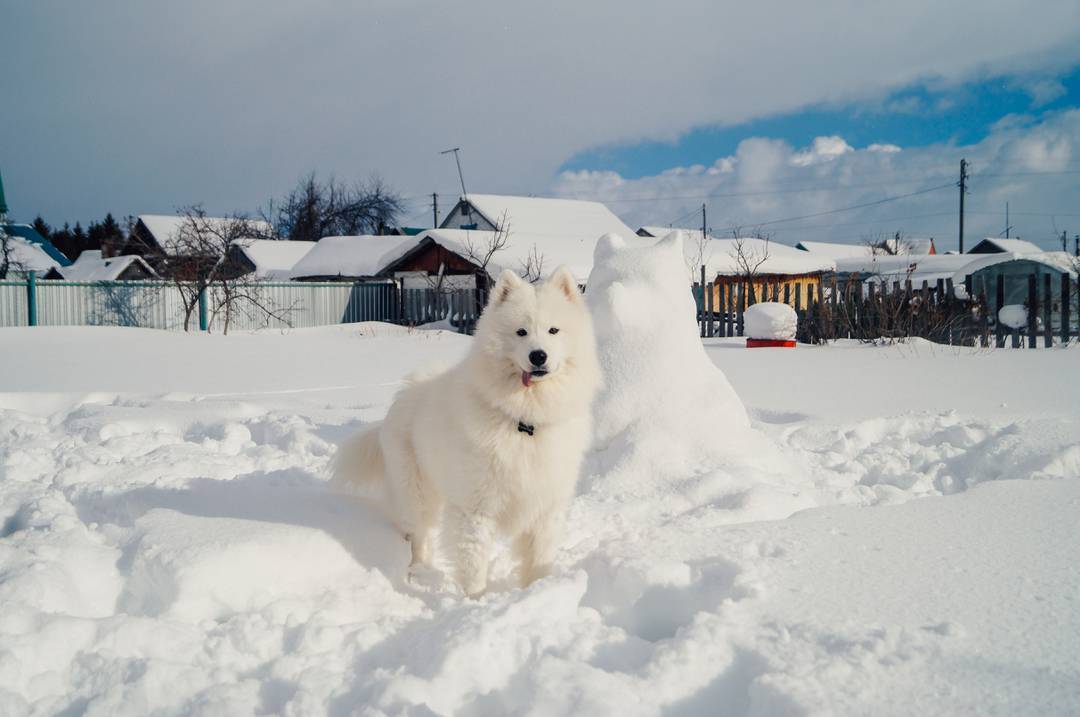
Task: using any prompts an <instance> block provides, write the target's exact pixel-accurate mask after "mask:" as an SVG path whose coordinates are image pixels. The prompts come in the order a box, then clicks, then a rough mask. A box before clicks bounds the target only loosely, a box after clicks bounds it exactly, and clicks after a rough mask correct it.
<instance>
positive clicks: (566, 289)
mask: <svg viewBox="0 0 1080 717" xmlns="http://www.w3.org/2000/svg"><path fill="white" fill-rule="evenodd" d="M548 283H549V284H551V285H552V286H554V287H555V288H557V289H558V290H559V291H561V292H562V293H563V294H565V295H566V298H567V299H570V301H581V291H580V290H579V289H578V284H577V279H575V278H574V275H573V274H572V273H571V272H570V270H569V269H567V268H566V267H565V266H560V267H559V268H558V269H556V270H555V273H554V274H552V275H551V278H550V279H548Z"/></svg>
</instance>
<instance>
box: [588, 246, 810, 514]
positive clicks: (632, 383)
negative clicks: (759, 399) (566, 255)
mask: <svg viewBox="0 0 1080 717" xmlns="http://www.w3.org/2000/svg"><path fill="white" fill-rule="evenodd" d="M682 243H683V236H682V233H681V232H673V233H672V234H670V235H668V236H667V237H665V238H664V239H661V240H660V241H658V242H656V243H655V244H643V243H635V244H633V245H629V244H627V243H626V242H624V241H623V240H622V239H621V238H620V237H617V236H615V235H613V234H608V235H605V236H603V237H601V238H600V241H599V242H598V243H597V246H596V251H595V258H594V262H593V270H592V274H591V275H590V276H589V283H588V287H589V288H588V291H587V292H586V295H585V296H586V301H587V303H588V305H589V308H590V310H591V311H592V313H593V322H594V325H595V329H596V341H597V348H598V350H599V356H600V364H601V367H602V370H603V372H604V381H605V387H604V389H603V390H602V391H601V392H600V394H599V395H598V397H597V400H596V403H595V404H594V406H593V418H594V444H593V450H592V453H591V454H590V456H589V457H588V460H587V462H586V466H585V474H584V475H585V482H584V488H585V490H586V491H592V492H593V495H592V496H591V497H596V498H600V499H601V500H610V501H611V503H612V505H619V508H618V509H619V510H620V511H623V512H624V513H627V512H629V513H636V514H639V515H640V516H641V518H642V519H646V520H651V519H656V518H658V517H660V516H662V515H664V514H670V513H684V512H688V511H692V510H694V509H695V508H698V507H700V506H703V505H709V504H714V503H716V502H722V503H724V504H725V505H727V506H729V507H731V508H732V509H733V512H732V514H733V515H734V514H735V513H739V514H740V515H753V516H755V517H758V518H770V517H786V516H787V515H790V514H791V512H793V511H794V510H798V509H799V508H801V507H804V506H803V505H801V504H800V502H799V499H798V498H797V497H796V498H795V499H793V500H792V499H791V492H790V491H787V492H786V497H785V498H784V499H782V500H779V501H777V500H775V498H776V492H775V491H774V490H773V489H772V488H771V487H770V484H771V483H774V482H775V481H774V480H773V478H771V477H770V474H773V475H775V474H777V473H780V472H786V471H785V466H783V464H782V462H780V458H779V453H778V451H777V450H776V447H775V445H773V444H772V443H771V442H770V441H769V440H768V439H767V438H765V436H764V435H762V434H760V433H758V432H757V431H755V430H752V429H751V428H750V421H749V418H748V416H747V412H746V409H745V408H744V406H743V403H742V401H741V400H740V399H739V397H738V395H737V394H736V393H735V390H734V389H733V388H732V387H731V384H730V383H728V380H727V378H726V377H725V376H724V374H723V372H722V371H721V370H720V369H719V368H717V367H716V365H714V364H713V363H712V362H711V361H710V360H709V358H708V356H707V355H706V353H705V349H704V347H703V346H702V343H701V339H700V338H699V336H698V329H697V324H696V322H695V321H694V299H693V296H692V294H691V292H690V287H689V281H688V277H687V273H686V264H685V262H684V260H683V249H682ZM781 482H784V481H783V480H781Z"/></svg>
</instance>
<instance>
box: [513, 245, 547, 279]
mask: <svg viewBox="0 0 1080 717" xmlns="http://www.w3.org/2000/svg"><path fill="white" fill-rule="evenodd" d="M518 274H520V275H521V278H522V279H524V280H525V281H527V282H529V283H530V284H535V283H536V282H538V281H540V279H541V278H542V277H543V276H544V255H543V254H541V253H540V250H539V249H538V248H537V246H536V244H533V245H532V249H530V250H529V253H528V255H527V256H526V257H525V258H524V259H523V260H522V261H521V266H520V267H519V268H518Z"/></svg>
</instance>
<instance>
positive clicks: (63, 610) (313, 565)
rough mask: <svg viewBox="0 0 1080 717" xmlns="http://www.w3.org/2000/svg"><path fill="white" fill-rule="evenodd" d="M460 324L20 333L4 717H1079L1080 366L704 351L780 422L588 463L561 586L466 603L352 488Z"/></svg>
mask: <svg viewBox="0 0 1080 717" xmlns="http://www.w3.org/2000/svg"><path fill="white" fill-rule="evenodd" d="M625 340H626V341H627V342H630V343H633V342H635V341H639V342H641V343H640V344H639V345H641V346H647V345H648V342H647V336H646V335H628V336H626V337H625ZM468 341H469V339H468V338H466V337H461V336H458V335H455V334H450V333H444V332H436V331H419V332H417V331H413V332H410V331H407V330H404V329H399V328H395V327H390V326H384V325H371V324H365V325H356V326H348V327H334V328H328V329H311V330H297V331H292V332H289V333H287V334H281V333H277V332H264V333H260V334H248V335H236V336H228V337H220V336H187V335H176V334H171V333H166V332H154V331H146V330H137V329H108V328H86V329H79V328H63V329H60V328H57V329H50V328H32V329H5V330H3V331H2V332H0V344H2V345H3V347H4V350H3V351H2V352H0V457H2V463H0V536H2V537H0V605H2V606H3V609H2V610H0V714H4V715H8V714H10V715H21V714H56V713H62V712H64V711H65V710H68V714H90V715H95V714H110V715H129V714H130V715H136V714H139V715H141V714H147V713H151V712H155V713H158V714H207V715H209V714H229V715H233V714H251V713H266V714H323V713H330V714H355V713H359V714H380V713H386V714H402V713H409V714H428V713H430V712H435V713H438V714H506V713H513V714H520V713H533V714H567V713H582V714H610V713H621V714H626V715H637V714H671V715H680V714H681V715H688V714H758V715H765V714H807V713H813V714H867V713H873V714H928V713H935V714H943V713H952V714H956V713H980V714H1040V715H1041V714H1075V713H1076V712H1077V711H1080V668H1078V666H1080V604H1078V603H1080V568H1078V566H1080V531H1078V530H1077V529H1076V525H1077V518H1078V516H1080V482H1078V481H1077V480H1076V478H1077V477H1080V382H1078V381H1076V380H1075V377H1074V376H1075V367H1076V365H1077V355H1076V350H1075V349H1068V350H1038V351H1021V350H1016V351H1014V350H1000V351H979V350H971V349H957V348H950V347H940V346H934V345H931V344H927V343H926V342H914V343H911V344H907V345H900V346H880V347H869V346H860V345H853V344H840V345H836V346H830V347H824V348H819V347H807V346H800V347H798V348H797V349H794V350H785V349H754V350H747V349H745V348H741V344H742V342H741V341H739V340H722V339H716V340H707V341H706V342H705V348H706V353H707V355H708V357H709V358H710V359H711V360H712V362H713V363H715V364H716V365H717V366H719V367H721V368H722V369H723V370H724V372H725V373H726V375H727V378H728V379H729V380H730V382H731V384H732V385H733V387H734V389H735V391H736V392H737V393H738V395H739V396H740V397H741V399H742V401H743V402H745V404H746V407H747V409H748V412H749V417H750V422H751V429H752V430H751V429H747V431H749V432H748V433H741V432H738V431H736V430H735V429H733V428H731V427H730V426H729V425H727V424H717V425H716V426H712V427H710V426H708V425H705V426H701V427H700V429H701V430H700V432H696V433H694V436H693V438H694V439H695V440H697V439H698V438H700V437H701V436H702V435H713V436H715V442H716V445H717V446H720V447H722V448H723V450H720V451H719V452H718V453H715V454H710V453H709V451H710V450H712V447H711V446H706V449H707V450H705V452H704V453H702V454H700V455H706V456H708V455H712V457H713V458H714V459H715V460H710V461H697V462H695V460H694V458H695V456H694V455H672V456H671V458H672V460H670V461H663V460H659V459H657V458H656V456H655V455H654V456H652V464H651V465H652V467H653V468H659V469H661V470H658V471H657V473H656V475H657V476H660V477H661V478H662V480H660V479H657V480H653V481H650V480H649V474H648V473H647V472H643V470H644V468H643V466H646V465H649V463H648V462H640V461H635V460H630V459H629V458H626V459H625V460H624V461H623V462H622V463H619V464H618V465H617V466H614V465H612V466H606V464H605V463H604V462H603V461H599V460H596V461H594V463H593V466H594V469H605V470H607V469H609V468H611V469H613V468H615V467H617V468H619V469H620V470H622V471H623V475H624V476H626V477H627V480H625V481H621V482H620V481H614V480H612V479H611V476H610V474H607V473H605V474H603V475H596V474H594V475H587V476H585V478H584V479H583V481H582V484H581V490H580V495H579V497H578V499H577V500H576V501H575V503H574V505H573V507H572V510H571V516H570V520H569V521H568V523H569V531H568V534H567V536H566V540H565V544H564V549H563V550H562V551H561V552H560V555H559V559H558V564H557V569H556V572H555V574H554V575H553V576H552V577H550V578H547V579H545V580H542V581H540V582H539V583H537V584H536V585H534V586H533V587H531V588H530V589H528V590H524V591H522V590H517V589H513V588H512V587H511V585H512V581H510V580H509V575H508V570H509V565H510V562H509V560H508V558H507V556H506V555H505V553H504V554H500V555H499V556H498V557H497V558H496V565H495V568H494V576H495V578H496V585H495V589H494V590H493V591H492V592H490V593H489V594H488V595H486V596H484V597H483V598H482V599H481V600H479V601H476V602H472V601H468V600H465V599H463V598H461V597H460V596H459V595H457V594H456V593H455V592H454V590H453V588H452V586H451V584H450V582H449V581H448V580H445V579H443V577H442V576H441V575H439V574H437V573H433V574H432V575H429V576H425V577H424V578H423V579H421V580H416V581H413V582H408V581H407V579H406V570H405V567H406V564H407V561H408V548H407V546H406V544H405V543H404V541H402V540H400V538H399V537H398V536H396V535H395V534H394V533H393V531H392V530H391V529H390V528H389V526H388V525H387V524H386V523H385V522H384V521H383V519H382V518H381V517H380V516H379V514H378V511H377V508H376V507H373V506H366V505H363V504H360V503H357V502H353V501H350V500H346V499H343V498H341V497H340V496H336V495H334V494H332V493H330V492H328V491H327V490H326V489H325V479H326V477H327V475H326V468H327V464H328V461H329V460H330V458H331V456H332V454H333V450H334V446H335V445H336V442H337V441H339V440H340V439H342V438H343V437H344V436H346V435H348V434H350V433H351V432H353V431H355V430H357V429H358V428H359V427H361V426H362V425H363V424H364V423H365V422H367V421H370V420H374V419H377V418H379V417H380V416H381V415H382V413H383V412H385V410H386V407H387V405H388V402H389V400H390V397H391V396H392V394H393V391H394V390H395V388H396V386H397V385H398V381H400V380H401V378H402V377H403V376H404V375H405V374H406V373H408V372H409V371H410V370H412V369H414V368H416V367H418V366H419V365H421V364H422V363H425V362H427V361H430V360H433V359H434V360H439V361H453V360H455V359H456V358H458V357H459V356H460V355H461V354H462V353H463V352H464V350H465V348H466V347H467V345H468ZM121 357H122V358H121ZM699 378H700V375H699ZM657 380H659V379H657ZM648 391H649V396H650V400H656V397H661V398H662V396H663V393H664V386H663V385H652V386H649V387H648ZM641 405H655V404H649V403H648V402H643V403H642V404H641ZM668 438H669V439H670V440H671V443H669V445H671V446H683V447H684V448H685V447H686V446H691V445H693V444H692V442H690V441H689V440H688V439H687V436H685V435H684V436H677V435H671V436H668ZM676 439H678V440H676ZM741 441H764V444H760V443H759V444H756V445H759V446H760V445H767V446H769V447H770V449H771V450H770V451H768V454H767V455H765V454H763V453H762V451H761V449H760V448H759V449H755V450H746V449H745V446H746V445H750V444H749V443H747V444H742V443H740V442H741ZM740 446H742V447H743V448H742V449H741V448H740ZM624 455H630V454H629V453H627V454H624ZM724 455H735V456H737V457H738V460H737V461H726V460H725V459H724ZM646 457H648V456H646ZM598 466H599V468H597V467H598ZM605 466H606V467H605ZM916 499H918V500H916Z"/></svg>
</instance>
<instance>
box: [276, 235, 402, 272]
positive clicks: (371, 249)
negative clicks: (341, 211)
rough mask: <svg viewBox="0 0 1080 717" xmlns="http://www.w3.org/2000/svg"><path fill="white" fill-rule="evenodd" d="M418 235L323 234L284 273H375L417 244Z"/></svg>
mask: <svg viewBox="0 0 1080 717" xmlns="http://www.w3.org/2000/svg"><path fill="white" fill-rule="evenodd" d="M421 236H422V235H420V236H411V237H410V236H369V235H360V236H340V237H324V238H322V239H320V240H319V241H317V242H315V246H314V247H313V248H312V249H311V250H310V251H308V252H307V254H305V255H304V257H303V258H302V259H300V260H299V261H298V262H296V264H295V265H294V266H293V267H292V270H290V271H288V272H286V274H287V276H289V277H290V278H292V279H300V278H303V277H308V276H340V277H343V278H350V277H351V278H359V277H365V276H375V275H376V274H378V273H379V271H380V270H382V268H383V267H384V266H386V265H387V264H389V263H390V261H392V260H393V259H396V258H397V257H399V256H401V254H403V253H404V252H405V251H408V250H409V249H411V248H412V247H414V246H416V244H417V243H419V241H420V238H421ZM286 243H292V242H286Z"/></svg>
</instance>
